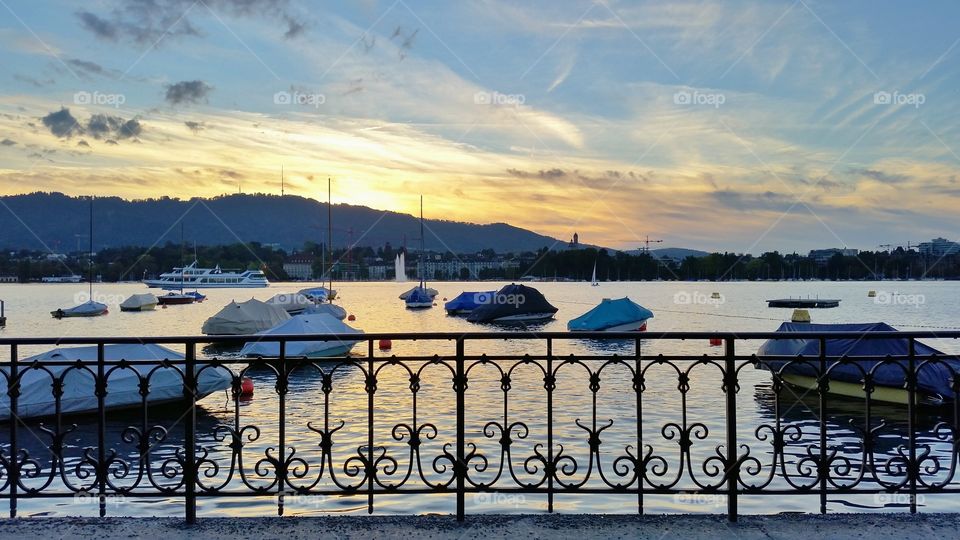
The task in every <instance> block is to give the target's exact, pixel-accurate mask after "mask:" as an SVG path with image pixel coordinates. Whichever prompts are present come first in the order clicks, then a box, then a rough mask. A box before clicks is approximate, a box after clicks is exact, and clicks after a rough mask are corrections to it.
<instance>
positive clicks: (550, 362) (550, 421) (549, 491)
mask: <svg viewBox="0 0 960 540" xmlns="http://www.w3.org/2000/svg"><path fill="white" fill-rule="evenodd" d="M544 382H545V384H544V386H545V390H546V391H547V462H548V465H547V466H546V467H544V470H545V471H546V473H547V512H550V513H553V390H554V387H555V386H556V385H555V384H554V383H553V340H552V339H550V338H547V375H546V381H544ZM507 429H509V426H507Z"/></svg>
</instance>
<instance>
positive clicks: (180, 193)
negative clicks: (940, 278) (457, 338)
mask: <svg viewBox="0 0 960 540" xmlns="http://www.w3.org/2000/svg"><path fill="white" fill-rule="evenodd" d="M958 16H960V4H957V3H956V2H924V3H922V4H911V3H906V2H884V1H881V2H876V1H854V2H821V1H812V0H796V1H790V0H785V1H756V2H741V1H730V2H711V1H696V2H669V3H667V2H627V1H607V2H555V1H543V2H527V3H516V2H508V1H505V0H504V1H500V0H480V1H474V2H444V1H429V2H415V1H413V0H406V1H404V0H395V1H389V0H385V1H376V0H366V1H358V2H349V3H348V2H343V3H339V2H338V3H322V4H321V3H317V2H296V1H293V0H291V1H284V0H242V1H241V0H153V1H149V2H147V1H141V0H100V1H98V2H83V3H76V2H63V1H42V0H0V52H2V64H0V65H2V67H3V69H2V70H0V194H15V193H25V192H31V191H37V190H44V191H62V192H65V193H69V194H110V195H119V196H123V197H129V198H138V197H157V196H162V195H166V196H172V197H180V198H189V197H193V196H213V195H220V194H223V193H232V192H237V191H239V190H242V191H244V192H268V193H280V191H281V168H282V169H283V171H284V183H283V184H284V185H283V189H284V191H285V192H286V193H288V194H296V195H303V196H310V197H316V198H318V199H321V200H324V199H325V198H326V178H327V177H332V178H334V179H335V187H334V201H335V202H345V203H351V204H362V205H367V206H371V207H374V208H379V209H385V210H396V211H404V212H410V213H415V212H416V210H417V201H418V198H419V195H420V194H424V195H425V196H426V201H427V202H426V206H425V208H424V213H425V215H426V217H428V218H442V219H453V220H462V221H473V222H479V223H489V222H500V221H503V222H508V223H511V224H513V225H517V226H521V227H525V228H529V229H532V230H534V231H537V232H540V233H545V234H550V235H553V236H556V237H559V238H568V237H569V236H570V235H571V234H572V233H573V231H578V232H579V233H580V237H581V239H582V240H583V241H585V242H588V243H592V244H600V245H607V246H611V247H618V248H634V247H637V246H638V245H640V243H641V239H642V238H644V237H646V236H647V235H650V236H651V237H655V238H663V239H666V240H667V243H668V244H669V245H675V246H685V247H692V248H703V249H719V250H729V251H737V252H752V253H759V252H762V251H765V250H774V249H779V250H781V251H784V250H787V251H792V250H800V251H803V250H806V249H811V248H818V247H831V246H836V247H839V246H849V247H856V248H860V249H875V248H876V247H877V245H878V244H887V243H894V244H896V243H906V242H907V241H908V240H909V241H914V242H916V241H920V240H926V239H929V238H931V237H934V236H947V237H952V238H954V239H957V238H956V237H957V236H958V235H956V234H954V231H957V229H958V227H957V226H958V224H960V218H958V214H957V212H956V208H957V201H958V198H957V196H958V195H960V184H958V181H957V174H958V169H960V137H958V126H960V122H958V121H957V120H958V111H960V107H958V95H957V88H960V81H958V73H960V70H958V67H960V46H958V43H960V29H958V28H957V25H956V21H957V20H958Z"/></svg>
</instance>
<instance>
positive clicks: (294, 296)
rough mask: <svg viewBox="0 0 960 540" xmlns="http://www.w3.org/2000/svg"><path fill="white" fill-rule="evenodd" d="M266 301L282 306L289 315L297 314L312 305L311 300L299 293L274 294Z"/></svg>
mask: <svg viewBox="0 0 960 540" xmlns="http://www.w3.org/2000/svg"><path fill="white" fill-rule="evenodd" d="M267 303H268V304H271V305H274V306H277V307H280V308H283V309H284V310H285V311H286V312H287V313H289V314H290V315H299V314H300V313H303V311H304V310H305V309H307V308H309V307H311V306H313V305H314V302H313V300H311V299H309V298H307V297H306V296H304V295H303V294H300V293H280V294H275V295H273V296H272V297H270V299H269V300H267Z"/></svg>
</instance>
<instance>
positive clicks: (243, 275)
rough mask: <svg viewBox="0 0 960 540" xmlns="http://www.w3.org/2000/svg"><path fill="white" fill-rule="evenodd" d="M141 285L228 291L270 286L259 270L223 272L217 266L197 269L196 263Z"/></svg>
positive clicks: (175, 269) (144, 281)
mask: <svg viewBox="0 0 960 540" xmlns="http://www.w3.org/2000/svg"><path fill="white" fill-rule="evenodd" d="M143 283H144V284H146V285H147V286H148V287H159V288H161V289H181V288H190V289H201V288H208V289H212V288H217V289H228V288H252V287H266V286H268V285H270V282H269V281H267V277H266V276H265V275H263V272H261V271H260V270H245V271H243V272H233V271H229V270H226V271H224V270H221V269H220V266H219V265H218V266H217V267H216V268H198V267H197V261H193V262H192V263H190V264H189V265H188V266H186V267H183V268H180V267H177V268H174V269H173V271H172V272H166V273H163V274H160V279H145V280H143Z"/></svg>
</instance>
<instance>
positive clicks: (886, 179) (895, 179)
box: [850, 169, 910, 184]
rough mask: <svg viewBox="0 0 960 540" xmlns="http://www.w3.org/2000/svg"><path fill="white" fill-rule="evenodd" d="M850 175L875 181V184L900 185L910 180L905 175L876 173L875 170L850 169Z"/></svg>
mask: <svg viewBox="0 0 960 540" xmlns="http://www.w3.org/2000/svg"><path fill="white" fill-rule="evenodd" d="M850 173H851V174H855V175H859V176H866V177H867V178H870V179H873V180H876V181H877V182H881V183H883V184H900V183H902V182H906V181H907V180H909V179H910V177H909V176H907V175H905V174H892V173H887V172H883V171H878V170H876V169H851V170H850Z"/></svg>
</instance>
